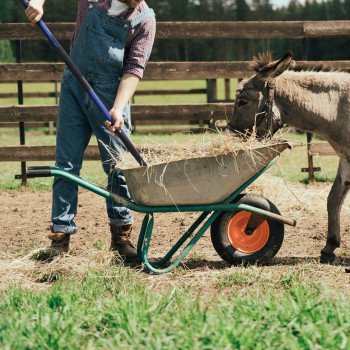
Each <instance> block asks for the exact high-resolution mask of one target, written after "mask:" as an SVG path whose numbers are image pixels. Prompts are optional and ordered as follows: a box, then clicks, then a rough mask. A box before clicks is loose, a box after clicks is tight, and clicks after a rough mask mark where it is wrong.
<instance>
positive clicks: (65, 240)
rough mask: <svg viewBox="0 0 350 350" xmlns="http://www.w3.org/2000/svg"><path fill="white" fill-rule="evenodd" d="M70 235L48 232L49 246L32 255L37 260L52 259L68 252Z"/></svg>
mask: <svg viewBox="0 0 350 350" xmlns="http://www.w3.org/2000/svg"><path fill="white" fill-rule="evenodd" d="M70 236H71V235H67V234H64V233H50V234H49V239H51V246H50V247H48V248H46V249H45V250H43V251H41V252H39V253H38V254H37V255H35V256H34V258H35V259H37V260H52V259H53V258H55V257H56V256H59V255H61V254H63V253H67V252H68V248H69V240H70Z"/></svg>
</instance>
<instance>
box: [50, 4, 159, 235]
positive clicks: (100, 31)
mask: <svg viewBox="0 0 350 350" xmlns="http://www.w3.org/2000/svg"><path fill="white" fill-rule="evenodd" d="M81 1H87V2H89V3H90V5H89V10H88V12H87V14H86V16H85V18H84V20H83V23H82V26H81V29H80V32H79V35H78V37H77V38H76V41H75V44H74V47H73V49H72V51H71V58H72V59H73V61H74V62H75V64H76V65H77V66H78V68H79V69H80V71H81V72H82V74H83V76H84V77H85V78H86V80H87V81H88V82H89V83H90V85H91V86H92V88H93V90H94V91H95V92H96V94H97V95H98V96H99V98H100V99H101V101H102V102H103V103H104V104H105V106H106V108H107V109H108V110H110V109H111V108H112V106H113V103H114V100H115V97H116V95H117V91H118V87H119V83H120V80H121V77H122V74H123V73H122V69H123V59H124V51H125V45H126V39H127V33H128V29H129V27H135V26H136V25H137V24H139V23H141V22H142V21H144V20H145V19H147V18H148V17H151V16H154V12H153V10H152V9H149V10H147V11H145V12H142V13H141V14H140V15H138V16H136V17H134V18H133V19H132V20H130V21H121V20H119V19H117V18H115V17H111V16H109V15H108V14H107V13H106V12H104V11H103V10H101V9H99V8H98V7H96V6H94V4H95V3H96V2H98V0H81ZM123 116H124V132H125V133H126V134H127V135H128V136H130V126H131V121H130V103H128V105H127V106H126V108H125V110H124V112H123ZM104 122H105V117H104V115H103V114H102V113H101V112H100V110H99V109H98V107H97V106H96V105H95V104H94V102H93V101H92V100H91V98H90V97H89V96H88V94H87V92H85V90H84V89H83V88H82V87H81V86H80V84H79V83H78V81H77V80H76V79H75V77H74V76H73V74H72V73H71V72H70V70H69V69H68V68H67V67H66V68H65V70H64V72H63V77H62V83H61V93H60V103H59V108H58V118H57V144H56V166H58V167H60V168H62V169H65V170H67V171H69V172H71V173H73V174H76V175H79V173H80V169H81V167H82V162H83V156H84V151H85V149H86V147H87V145H88V143H89V140H90V138H91V135H92V133H94V134H95V136H96V138H97V139H98V140H101V141H102V142H103V143H104V144H105V145H108V146H109V147H111V149H113V150H114V152H123V151H125V150H126V149H125V147H124V145H123V144H122V142H121V141H120V140H119V139H117V138H116V137H114V135H112V134H111V132H110V131H109V130H108V129H107V128H106V127H105V125H104ZM98 147H99V151H100V155H101V160H102V166H103V170H104V171H105V173H106V174H107V175H108V186H107V189H108V190H109V191H111V192H113V193H117V194H119V195H121V196H123V197H125V198H130V195H129V191H128V188H127V185H126V182H125V178H124V175H123V173H122V171H121V170H120V169H115V170H114V171H112V170H113V169H112V166H111V164H110V156H109V155H108V153H107V152H106V150H105V148H104V147H103V146H102V145H101V144H100V143H98ZM114 152H113V153H114ZM77 202H78V186H77V185H75V184H72V183H70V182H67V181H65V180H63V179H61V178H57V177H56V178H55V179H54V183H53V201H52V223H53V226H52V232H54V233H58V232H61V233H67V234H74V233H76V232H77V227H76V225H75V223H74V221H73V220H74V217H75V215H76V212H77ZM106 204H107V214H108V217H109V220H110V221H109V224H110V225H116V226H121V225H125V224H131V223H133V218H132V216H131V215H130V211H129V210H128V209H127V208H123V207H117V206H116V205H115V204H114V203H113V202H112V201H108V200H107V202H106ZM101 219H103V218H101Z"/></svg>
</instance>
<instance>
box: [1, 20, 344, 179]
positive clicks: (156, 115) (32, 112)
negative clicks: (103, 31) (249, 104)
mask: <svg viewBox="0 0 350 350" xmlns="http://www.w3.org/2000/svg"><path fill="white" fill-rule="evenodd" d="M47 25H48V27H49V28H50V30H51V31H52V33H53V34H54V35H55V36H56V38H57V39H58V40H67V39H69V38H70V37H71V36H72V34H73V30H74V26H75V24H74V23H48V24H47ZM42 37H43V35H42V33H41V32H40V30H39V28H37V27H32V26H31V25H30V24H27V23H17V24H13V23H8V24H0V40H16V42H17V43H18V42H19V41H21V40H37V39H38V38H42ZM326 37H327V38H329V37H333V38H335V37H350V21H293V22H160V23H157V36H156V39H157V40H162V39H167V40H168V39H191V40H192V39H259V38H263V39H264V38H265V39H272V38H284V39H287V38H288V39H300V40H302V41H303V44H304V43H305V40H306V39H308V38H326ZM303 58H304V59H305V60H306V59H307V56H306V55H304V57H303ZM319 63H320V62H319ZM322 63H326V64H329V65H331V66H333V67H334V68H340V69H341V68H347V69H349V68H350V61H332V62H322ZM63 68H64V64H62V63H11V64H8V63H3V64H0V82H8V81H51V80H60V78H61V74H62V71H63ZM250 75H251V71H250V70H249V62H246V61H239V62H224V61H223V62H149V63H148V65H147V69H146V71H145V76H144V79H145V80H192V79H206V80H211V81H213V80H216V79H226V81H227V79H231V78H244V77H248V76H250ZM211 88H212V90H213V91H215V83H214V84H213V86H212V87H211ZM209 102H212V101H209ZM232 110H233V103H206V104H184V105H133V106H132V115H133V120H134V121H136V122H137V121H146V120H147V122H149V123H156V124H161V123H164V122H166V121H169V120H174V119H177V120H180V121H183V122H184V123H185V122H186V123H188V122H191V121H192V122H201V121H204V120H205V121H208V120H210V121H211V122H215V121H217V120H225V119H227V117H228V116H230V115H231V113H232ZM56 112H57V105H50V106H48V105H45V106H22V105H16V106H5V107H0V123H9V122H15V123H20V125H22V128H23V123H28V122H43V121H45V122H55V120H56ZM310 146H311V145H310ZM309 151H310V156H311V148H310V147H309ZM315 152H316V153H317V150H316V151H315ZM324 152H326V153H327V154H329V153H330V151H329V149H327V151H324V150H321V151H318V154H323V153H324ZM85 157H86V159H99V156H98V152H97V149H96V147H94V146H89V147H88V149H87V152H86V155H85ZM53 158H54V147H51V146H36V147H33V146H25V145H22V146H7V147H0V161H22V162H24V161H32V160H51V159H53ZM311 159H312V158H311ZM308 169H309V171H310V176H311V175H312V176H313V168H312V164H311V165H310V164H309V168H308ZM22 175H23V174H22ZM23 176H24V175H23Z"/></svg>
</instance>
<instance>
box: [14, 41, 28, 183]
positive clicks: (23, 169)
mask: <svg viewBox="0 0 350 350" xmlns="http://www.w3.org/2000/svg"><path fill="white" fill-rule="evenodd" d="M16 62H17V63H22V44H21V40H16ZM17 93H18V104H19V105H23V81H22V80H18V81H17ZM19 137H20V145H21V146H22V145H25V143H26V140H25V130H24V122H20V123H19ZM15 179H22V186H27V165H26V162H21V175H15Z"/></svg>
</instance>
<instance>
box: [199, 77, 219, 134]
mask: <svg viewBox="0 0 350 350" xmlns="http://www.w3.org/2000/svg"><path fill="white" fill-rule="evenodd" d="M217 99H218V85H217V80H216V79H207V103H213V102H215V101H217ZM207 123H208V126H209V130H215V122H213V121H212V119H209V120H208V121H207ZM200 126H202V125H200Z"/></svg>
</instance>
